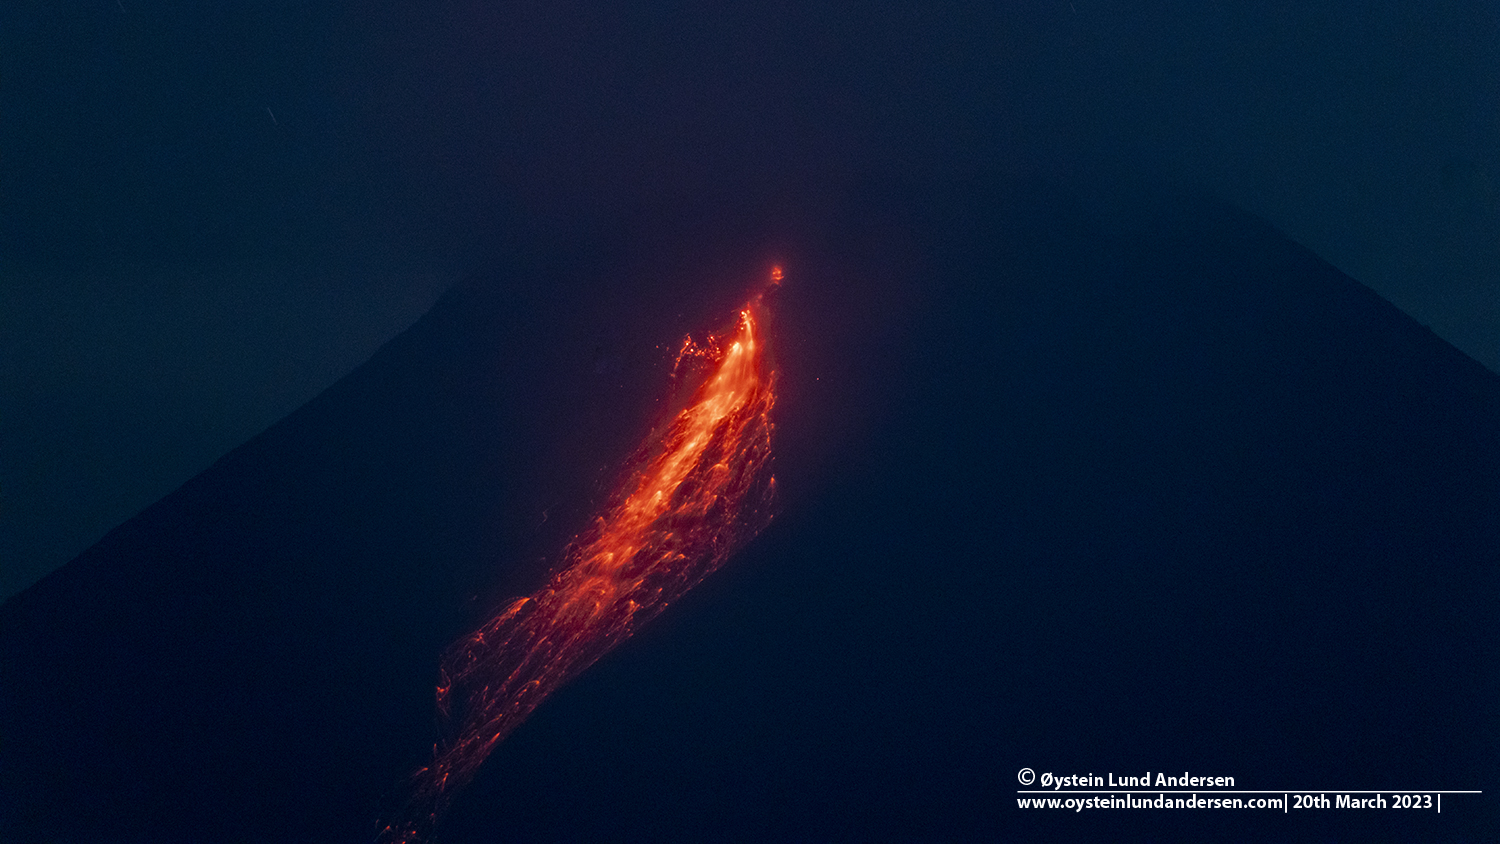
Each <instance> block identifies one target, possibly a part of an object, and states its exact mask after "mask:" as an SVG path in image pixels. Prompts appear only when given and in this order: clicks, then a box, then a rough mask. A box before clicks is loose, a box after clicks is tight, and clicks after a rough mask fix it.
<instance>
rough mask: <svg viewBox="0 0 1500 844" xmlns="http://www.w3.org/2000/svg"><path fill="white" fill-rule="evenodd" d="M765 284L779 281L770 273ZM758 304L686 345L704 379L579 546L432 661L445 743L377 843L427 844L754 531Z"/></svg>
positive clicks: (763, 450)
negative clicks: (460, 792)
mask: <svg viewBox="0 0 1500 844" xmlns="http://www.w3.org/2000/svg"><path fill="white" fill-rule="evenodd" d="M774 275H775V276H776V277H777V280H779V277H780V275H781V272H780V268H779V267H778V268H776V272H775V273H774ZM759 308H760V303H759V299H758V298H757V299H756V300H755V301H753V302H751V304H749V305H747V306H746V307H745V308H744V309H743V310H742V311H741V312H740V318H739V324H738V326H737V327H736V329H735V331H734V333H733V335H732V336H730V337H728V338H727V339H725V338H711V339H710V341H709V343H708V344H706V347H704V348H699V347H697V346H694V345H693V344H692V342H691V340H689V341H687V342H685V343H684V345H683V349H682V352H681V353H680V354H679V356H678V364H679V366H680V365H681V364H682V363H683V362H684V360H686V359H688V358H689V357H696V358H703V359H707V360H709V361H711V362H712V363H713V370H712V372H711V374H709V375H708V377H707V379H706V380H705V381H704V382H703V383H702V384H701V385H700V386H699V387H698V389H697V391H696V392H695V393H694V394H693V397H692V399H691V401H690V402H689V403H688V405H687V407H686V408H685V409H684V410H682V412H681V413H679V414H677V416H676V418H674V419H673V420H672V422H671V424H670V425H669V426H668V427H667V428H666V430H665V432H664V433H662V434H661V435H660V437H654V438H648V440H647V442H646V443H644V444H643V445H642V448H641V451H640V452H638V453H637V460H636V464H635V465H637V466H639V467H641V468H638V469H637V470H635V471H633V472H631V473H630V475H629V477H628V479H627V480H626V482H625V483H623V484H622V485H621V488H620V490H619V492H617V493H616V496H615V498H614V503H612V504H611V505H610V506H609V507H608V509H607V510H606V511H605V512H604V513H602V514H601V515H600V516H598V517H597V518H596V519H595V520H594V524H593V527H592V528H591V529H590V530H588V531H587V532H586V533H584V534H583V535H581V536H579V537H577V538H576V539H575V540H574V542H573V543H572V544H571V545H570V546H569V548H568V550H567V551H566V553H565V556H564V558H563V561H562V564H561V565H560V566H559V567H558V569H557V571H556V573H555V574H553V575H552V577H551V579H550V581H549V582H548V583H547V585H546V586H545V587H543V588H542V589H541V590H539V591H537V592H536V593H534V594H532V595H530V596H528V597H525V598H520V599H518V600H516V601H515V602H514V603H512V604H511V605H510V606H508V607H506V609H505V610H504V611H503V612H501V613H500V614H499V615H497V616H496V617H495V618H494V619H492V620H491V621H490V622H489V623H487V624H485V625H484V626H483V627H482V628H480V629H479V630H478V631H476V632H474V633H473V634H471V635H469V636H468V637H466V638H464V639H463V640H461V641H459V642H458V643H456V644H455V645H454V646H453V648H452V649H451V650H450V651H449V652H448V654H447V655H446V656H445V658H444V660H443V665H442V679H441V683H440V684H439V686H438V688H437V703H438V710H439V712H440V713H441V715H442V717H443V719H444V720H445V721H447V722H448V723H449V724H450V725H451V726H452V727H453V730H452V732H451V733H450V735H451V739H450V740H449V741H447V742H446V743H445V744H443V745H441V746H439V747H437V748H435V758H434V760H433V762H432V764H431V765H430V766H428V767H426V768H423V769H421V770H419V771H418V772H417V773H416V775H415V782H414V796H413V799H412V801H411V802H410V803H409V804H408V806H407V808H406V811H405V816H404V817H403V818H402V819H400V820H398V821H396V822H394V823H392V824H390V825H388V826H386V827H385V828H384V829H383V830H382V831H381V833H380V840H381V841H382V842H403V844H405V843H407V842H416V841H419V840H421V839H422V838H424V837H425V836H426V834H427V832H428V831H430V829H431V828H432V826H433V824H435V823H436V821H437V819H438V817H439V816H440V815H441V814H442V812H443V811H444V809H445V808H446V807H447V805H448V803H449V801H450V800H451V796H452V793H453V791H454V790H455V789H457V788H459V787H461V786H463V785H464V784H465V783H467V782H468V781H469V780H470V779H472V778H473V776H474V773H475V772H476V771H477V770H478V768H479V766H480V764H481V763H482V762H483V761H484V760H485V758H486V757H487V756H488V755H489V754H490V752H491V751H492V750H494V749H495V746H496V745H497V744H499V743H500V742H501V740H503V739H504V738H505V737H506V736H507V735H509V734H510V732H511V731H512V730H514V729H515V728H516V727H517V726H518V725H519V724H520V723H521V722H522V721H523V720H525V719H526V717H527V716H528V715H530V714H531V713H532V711H534V710H535V709H536V707H537V706H538V705H539V704H541V702H542V701H543V700H544V699H545V698H546V697H547V695H549V694H551V693H552V692H553V691H555V690H556V689H557V688H558V687H559V686H561V685H562V684H564V683H566V682H567V681H569V680H570V679H572V678H573V677H575V676H577V675H578V674H579V673H580V672H582V671H583V670H584V669H586V668H588V667H589V666H590V665H592V664H593V663H594V662H595V661H597V660H598V659H599V658H600V657H602V656H603V655H604V654H605V653H607V652H608V651H609V650H610V649H611V648H613V647H615V646H616V645H618V644H619V643H620V642H622V641H624V640H625V639H626V638H628V637H629V636H630V634H631V633H632V632H634V631H635V630H636V629H637V628H638V627H639V626H640V625H642V624H644V623H645V622H646V621H649V620H650V619H651V618H652V617H654V616H655V615H656V614H657V613H659V612H661V611H662V609H664V608H665V607H666V606H667V604H669V603H671V602H672V601H675V600H676V599H677V598H678V597H680V596H681V595H683V594H684V593H686V592H687V590H689V589H691V588H692V587H693V586H694V585H695V584H697V583H698V582H699V581H700V580H702V579H703V577H704V576H706V575H707V574H709V573H710V572H712V571H714V570H715V569H717V568H718V567H719V566H720V565H721V564H722V563H723V562H724V560H725V559H726V558H727V557H728V556H729V555H730V554H731V553H733V552H734V551H735V550H736V549H737V548H739V547H740V546H741V545H743V544H744V543H745V542H746V541H748V540H749V539H750V538H751V537H753V536H754V535H755V534H756V533H757V532H759V530H760V529H761V528H762V527H764V525H765V523H766V521H767V519H768V517H769V516H768V513H769V510H768V506H769V503H770V496H771V494H772V493H773V492H774V486H775V480H774V478H770V477H769V476H767V473H766V471H765V470H766V469H767V462H768V460H769V458H770V454H771V428H772V425H771V407H772V405H773V404H774V402H775V396H774V390H773V388H774V373H771V372H765V371H762V370H763V361H762V358H763V350H764V343H763V341H762V338H761V337H760V336H759V335H758V334H757V330H756V314H757V311H758V310H759Z"/></svg>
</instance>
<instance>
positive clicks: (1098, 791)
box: [1016, 788, 1484, 794]
mask: <svg viewBox="0 0 1500 844" xmlns="http://www.w3.org/2000/svg"><path fill="white" fill-rule="evenodd" d="M1165 791H1181V792H1212V793H1214V794H1483V793H1484V792H1483V791H1455V790H1453V789H1449V788H1443V789H1437V788H1279V789H1276V790H1275V791H1248V790H1246V789H1243V788H1058V789H1053V788H1044V789H1039V790H1035V791H1026V790H1024V789H1018V790H1017V791H1016V793H1017V794H1161V793H1162V792H1165Z"/></svg>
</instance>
